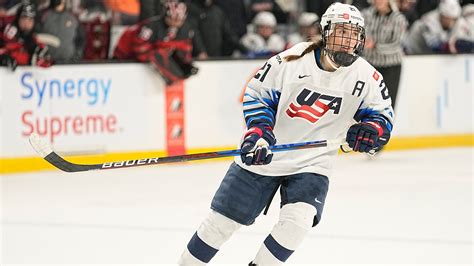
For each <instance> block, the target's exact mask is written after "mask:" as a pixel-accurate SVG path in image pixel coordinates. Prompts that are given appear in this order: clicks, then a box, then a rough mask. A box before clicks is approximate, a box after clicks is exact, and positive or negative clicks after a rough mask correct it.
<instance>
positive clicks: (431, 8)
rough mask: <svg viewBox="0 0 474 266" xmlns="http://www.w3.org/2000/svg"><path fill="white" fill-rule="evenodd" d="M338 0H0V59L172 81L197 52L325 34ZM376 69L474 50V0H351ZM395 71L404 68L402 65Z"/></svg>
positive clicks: (237, 53) (264, 48)
mask: <svg viewBox="0 0 474 266" xmlns="http://www.w3.org/2000/svg"><path fill="white" fill-rule="evenodd" d="M333 2H336V1H334V0H184V1H178V0H0V65H3V66H7V67H9V68H10V69H12V70H14V69H15V67H16V66H17V65H29V64H31V65H38V66H42V67H48V66H50V65H51V64H64V63H75V62H90V61H103V60H120V61H142V62H151V63H152V64H153V65H154V66H155V68H156V69H157V70H159V71H160V73H162V74H163V73H164V72H169V73H170V75H168V76H167V75H164V76H165V79H166V80H167V81H168V82H172V81H173V80H174V79H179V78H186V77H189V76H190V75H192V74H194V73H196V72H197V69H196V68H195V67H194V66H193V64H192V62H193V60H209V59H223V58H224V59H231V58H239V59H242V58H267V57H270V56H271V55H273V54H276V53H278V52H280V51H282V50H284V49H287V48H289V47H291V46H292V45H294V44H296V43H298V42H301V41H307V40H317V39H318V38H320V29H319V19H320V18H321V16H322V14H323V13H324V11H325V10H326V8H327V7H328V6H329V5H330V4H332V3H333ZM337 2H344V3H348V4H352V5H354V6H356V7H358V8H359V9H360V10H361V12H362V14H363V15H364V17H365V20H366V36H367V37H366V38H367V39H366V46H365V52H364V56H366V59H367V60H368V61H369V62H371V63H372V64H373V65H374V66H376V67H377V68H384V67H385V68H386V67H393V66H398V65H400V64H401V57H402V56H404V55H411V54H459V53H474V45H473V43H474V3H473V0H345V1H337ZM395 72H397V71H395Z"/></svg>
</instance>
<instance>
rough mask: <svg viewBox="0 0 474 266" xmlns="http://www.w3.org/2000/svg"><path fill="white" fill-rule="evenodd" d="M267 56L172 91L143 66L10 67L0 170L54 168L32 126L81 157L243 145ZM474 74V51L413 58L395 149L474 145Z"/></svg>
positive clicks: (2, 95)
mask: <svg viewBox="0 0 474 266" xmlns="http://www.w3.org/2000/svg"><path fill="white" fill-rule="evenodd" d="M263 63H264V61H263V60H245V61H239V60H237V61H208V62H197V65H198V67H199V69H200V71H199V73H198V74H197V75H196V76H193V77H191V78H190V79H188V80H186V81H185V82H184V83H183V84H180V85H179V86H177V87H176V86H175V88H171V89H170V88H166V86H165V85H164V83H163V82H162V80H161V78H160V77H159V76H158V75H157V74H156V73H155V72H154V71H153V69H152V68H151V67H149V66H148V65H143V64H135V63H127V64H91V65H67V66H66V65H65V66H53V67H52V68H49V69H42V68H36V67H35V68H32V67H19V68H18V69H17V70H16V71H15V72H10V71H8V70H6V69H4V68H2V69H0V87H1V89H0V106H1V111H0V123H1V124H0V127H1V131H0V141H1V143H0V144H1V156H0V165H1V169H0V173H12V172H24V171H35V170H41V169H47V168H49V167H50V166H49V165H47V164H45V163H44V162H43V161H42V160H40V159H39V158H38V157H37V156H36V154H35V153H34V151H33V150H32V149H31V147H30V146H29V144H28V141H27V137H28V135H29V134H30V133H31V132H37V133H38V134H39V135H41V136H42V137H44V138H45V139H47V140H48V141H49V142H50V143H52V144H53V146H54V148H55V149H56V150H57V151H58V152H59V153H61V154H63V155H70V156H74V157H72V158H73V160H74V161H75V162H92V163H96V162H98V161H115V160H123V159H134V158H146V157H156V156H162V155H166V154H167V153H168V152H169V151H170V150H171V149H175V148H176V147H178V149H177V151H180V150H182V151H186V152H188V153H190V152H201V151H207V150H218V149H224V148H225V149H227V148H234V147H235V146H236V144H237V143H238V142H239V140H240V137H241V133H242V130H243V128H244V124H243V118H242V111H241V110H242V108H241V98H242V93H243V89H244V87H245V83H246V81H247V80H248V79H249V78H250V77H251V76H252V74H253V73H254V71H255V70H257V69H258V68H259V67H260V66H261V65H262V64H263ZM473 77H474V56H472V55H469V56H466V55H460V56H419V57H418V56H417V57H408V58H406V59H405V61H404V63H403V69H402V78H401V84H400V90H399V97H398V102H397V106H396V109H397V112H396V114H397V116H396V123H395V128H394V132H393V133H394V134H393V135H394V137H393V139H392V141H391V143H390V144H389V146H388V148H387V150H390V149H412V148H426V147H447V146H472V145H473V124H472V123H473V118H472V113H473V112H472V101H473V80H472V79H473ZM180 147H181V149H180ZM175 151H176V149H175ZM85 155H87V156H85Z"/></svg>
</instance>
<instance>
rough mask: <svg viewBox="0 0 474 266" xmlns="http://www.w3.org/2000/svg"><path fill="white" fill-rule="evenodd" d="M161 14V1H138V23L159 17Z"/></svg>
mask: <svg viewBox="0 0 474 266" xmlns="http://www.w3.org/2000/svg"><path fill="white" fill-rule="evenodd" d="M161 13H163V3H162V0H140V16H139V20H140V21H144V20H146V19H149V18H152V17H154V16H160V15H161Z"/></svg>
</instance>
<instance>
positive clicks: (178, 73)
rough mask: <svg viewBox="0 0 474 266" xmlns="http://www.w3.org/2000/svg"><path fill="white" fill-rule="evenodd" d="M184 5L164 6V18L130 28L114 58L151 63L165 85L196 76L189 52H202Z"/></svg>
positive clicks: (171, 4) (151, 19) (117, 48)
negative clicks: (195, 50) (187, 18)
mask: <svg viewBox="0 0 474 266" xmlns="http://www.w3.org/2000/svg"><path fill="white" fill-rule="evenodd" d="M186 12H187V8H186V5H185V4H184V3H179V2H178V1H168V2H165V3H164V16H163V17H152V18H150V19H148V20H146V21H143V22H142V23H139V24H137V25H134V26H132V27H130V28H129V29H128V30H126V31H125V32H124V34H123V35H122V36H121V37H120V40H119V43H118V45H117V47H116V48H115V51H114V55H113V57H114V58H115V59H135V60H138V61H141V62H151V63H152V65H153V66H154V67H155V69H156V70H157V71H158V72H159V73H160V74H161V76H162V77H163V79H164V80H165V82H166V83H167V84H171V83H173V82H175V81H177V80H181V79H185V78H188V77H190V76H191V75H193V74H196V73H197V68H196V67H194V66H193V60H192V51H193V49H197V50H198V51H200V52H202V51H204V50H203V49H204V48H203V47H202V46H200V47H199V46H196V45H199V42H197V39H196V35H195V32H194V30H193V28H192V27H191V25H190V23H189V21H188V20H186V17H187V13H186Z"/></svg>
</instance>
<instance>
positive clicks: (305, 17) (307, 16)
mask: <svg viewBox="0 0 474 266" xmlns="http://www.w3.org/2000/svg"><path fill="white" fill-rule="evenodd" d="M318 20H319V17H318V15H316V14H315V13H311V12H303V13H301V15H300V17H299V18H298V26H300V27H307V26H312V25H314V24H316V22H318Z"/></svg>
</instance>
